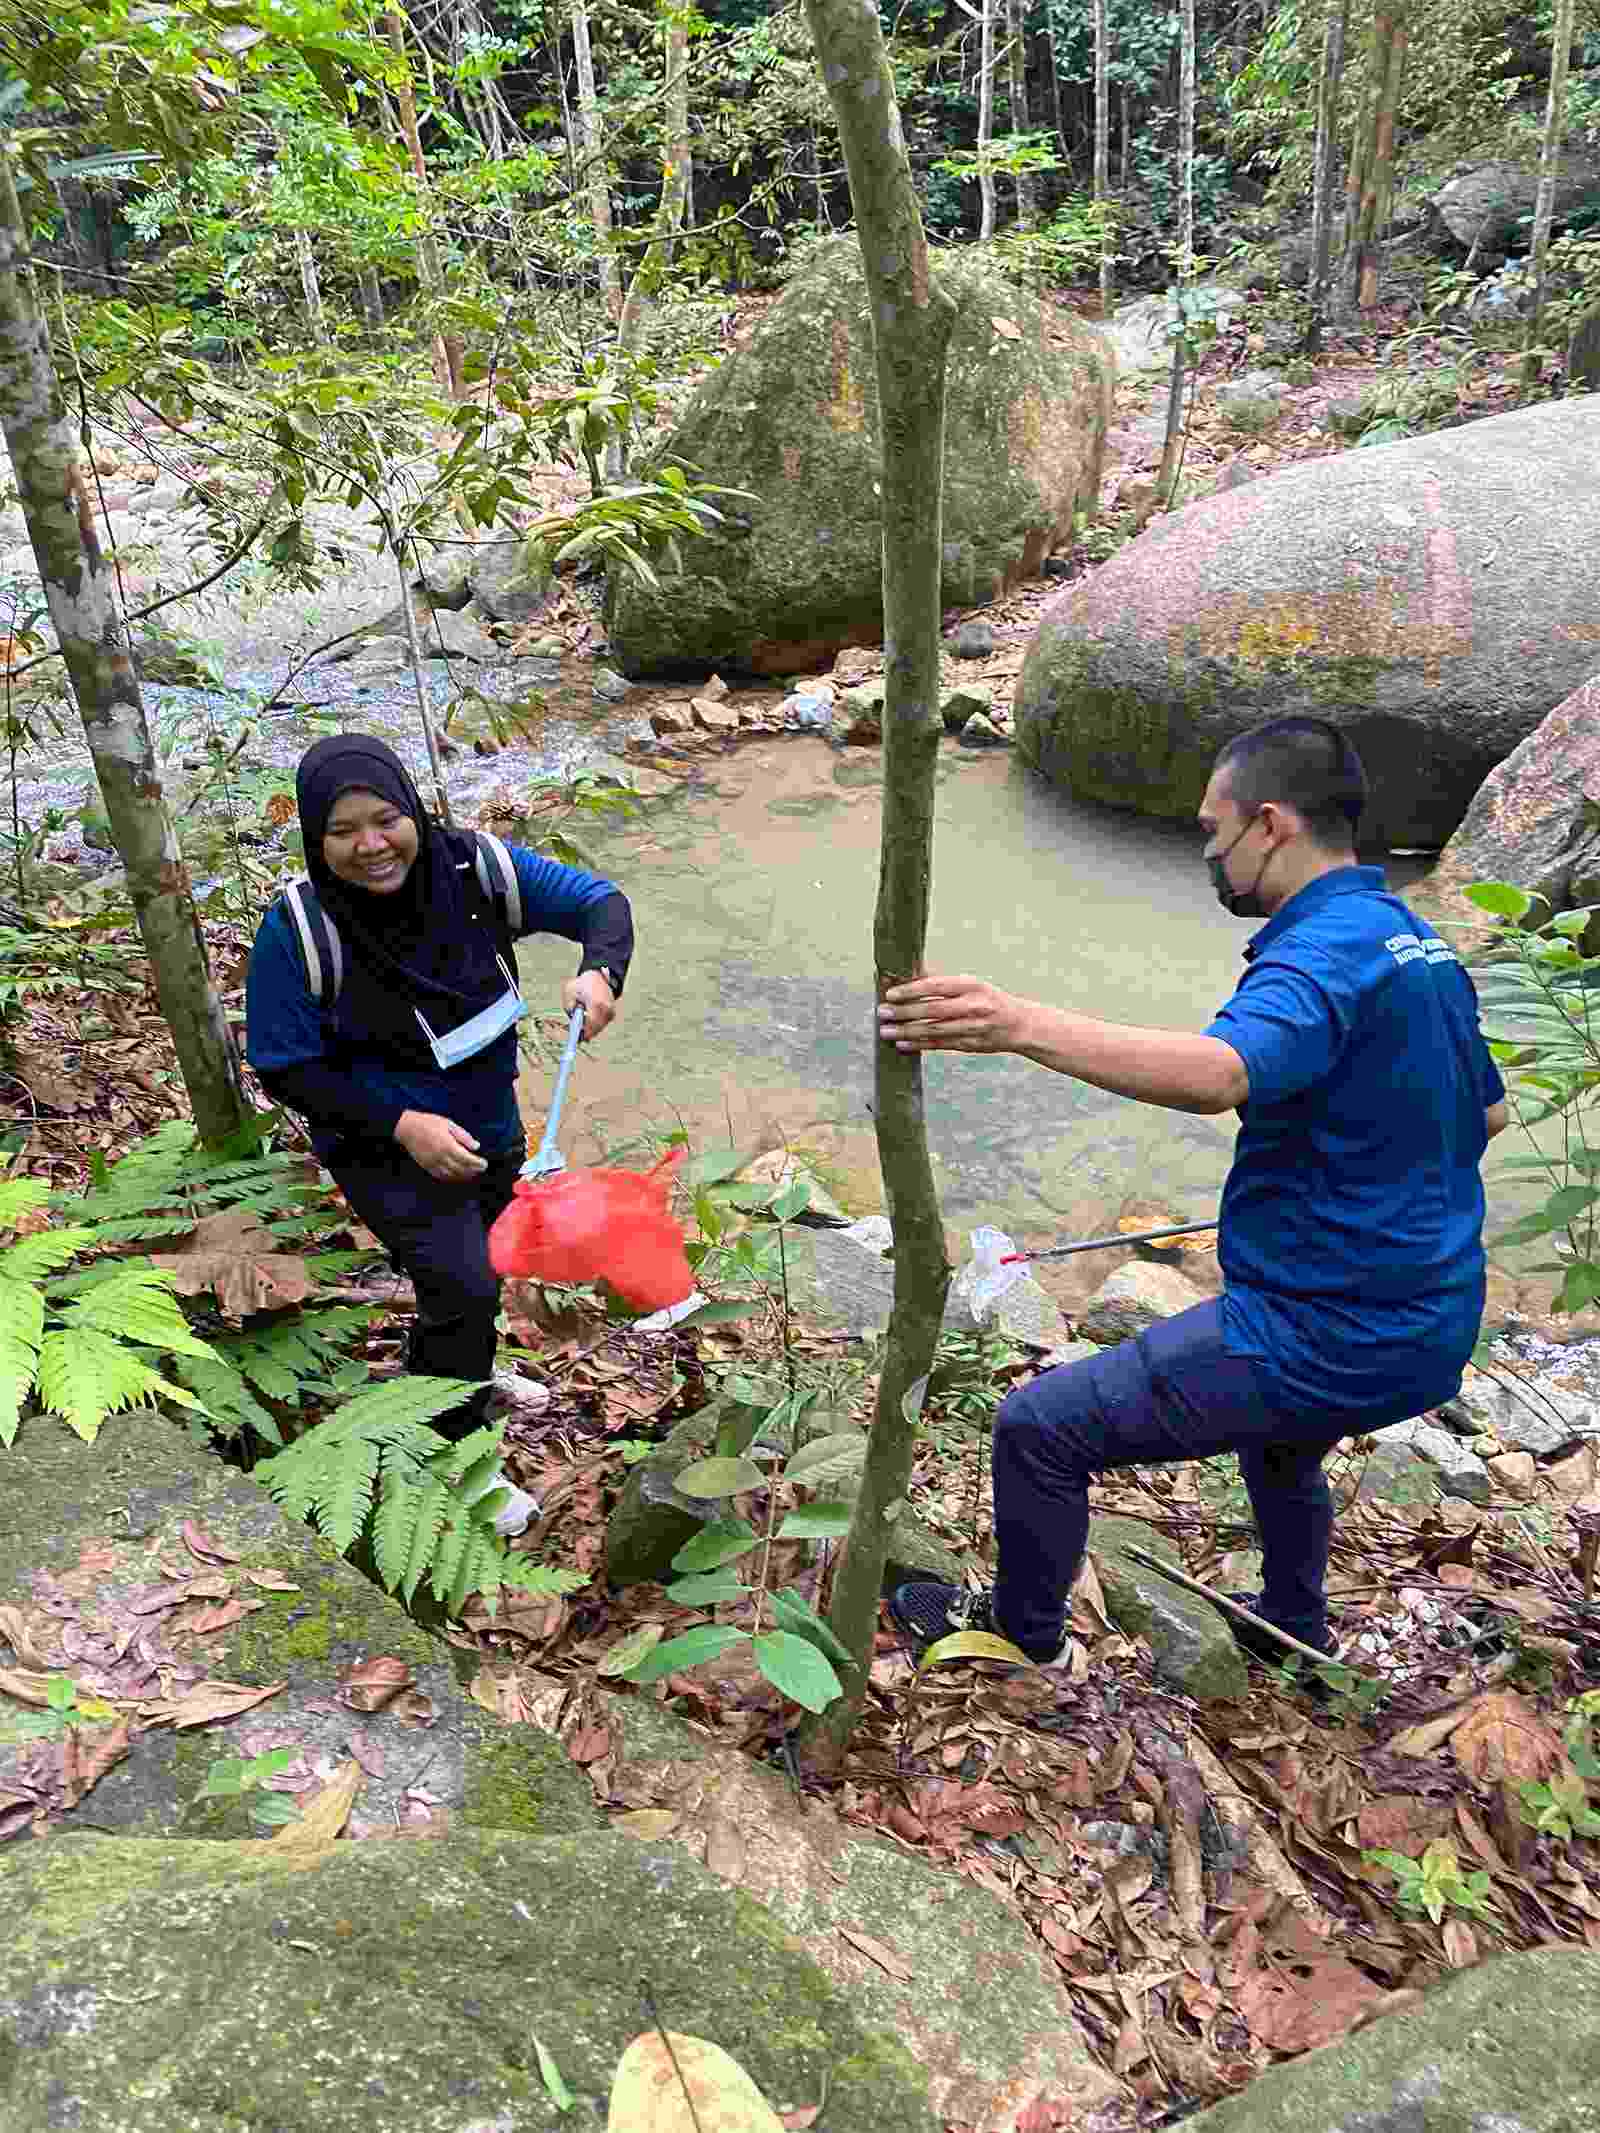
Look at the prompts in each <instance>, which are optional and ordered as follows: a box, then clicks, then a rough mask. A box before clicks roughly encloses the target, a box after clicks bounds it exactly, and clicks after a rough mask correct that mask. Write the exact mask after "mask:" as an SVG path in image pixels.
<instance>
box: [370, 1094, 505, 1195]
mask: <svg viewBox="0 0 1600 2133" xmlns="http://www.w3.org/2000/svg"><path fill="white" fill-rule="evenodd" d="M394 1137H395V1139H396V1140H397V1141H398V1142H399V1143H400V1145H401V1147H402V1148H403V1149H404V1150H405V1152H406V1154H407V1155H409V1156H410V1158H411V1160H412V1161H413V1162H414V1163H416V1164H418V1165H419V1166H420V1167H421V1168H422V1169H423V1170H425V1171H426V1172H427V1173H428V1175H429V1177H430V1178H439V1179H441V1180H442V1181H443V1182H445V1183H446V1184H456V1185H459V1184H461V1183H463V1182H464V1181H465V1180H466V1179H467V1178H475V1177H476V1176H477V1175H478V1172H479V1171H480V1170H487V1169H488V1167H489V1166H488V1164H487V1163H486V1162H485V1161H484V1159H483V1157H482V1156H481V1155H479V1154H478V1153H477V1147H478V1144H477V1142H476V1141H475V1140H474V1139H473V1138H472V1135H471V1134H470V1133H469V1132H468V1131H467V1129H466V1127H465V1126H458V1125H457V1124H456V1122H455V1120H454V1119H453V1118H443V1117H441V1116H440V1114H439V1113H438V1112H437V1111H402V1112H401V1114H400V1116H399V1117H398V1118H397V1119H396V1120H395V1127H394Z"/></svg>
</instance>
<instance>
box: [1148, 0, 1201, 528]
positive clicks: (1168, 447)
mask: <svg viewBox="0 0 1600 2133" xmlns="http://www.w3.org/2000/svg"><path fill="white" fill-rule="evenodd" d="M1179 23H1180V28H1181V44H1180V50H1179V72H1178V289H1179V293H1180V295H1181V294H1182V293H1183V292H1184V291H1185V290H1187V289H1188V287H1189V284H1190V283H1191V282H1192V281H1193V279H1194V0H1182V5H1181V7H1180V9H1179ZM1187 332H1188V324H1187V321H1186V320H1184V319H1182V318H1181V317H1180V321H1179V332H1178V337H1177V339H1176V340H1175V341H1174V342H1173V344H1172V377H1171V380H1170V381H1169V384H1168V389H1167V434H1166V439H1165V441H1164V443H1163V444H1162V447H1161V472H1160V474H1159V475H1158V476H1157V477H1156V487H1157V489H1158V490H1159V492H1160V494H1161V496H1162V497H1163V499H1164V501H1165V503H1166V507H1167V509H1168V510H1170V509H1171V508H1172V504H1173V500H1174V497H1175V494H1176V491H1177V483H1178V450H1179V444H1180V442H1181V439H1182V436H1183V374H1184V345H1185V335H1186V334H1187Z"/></svg>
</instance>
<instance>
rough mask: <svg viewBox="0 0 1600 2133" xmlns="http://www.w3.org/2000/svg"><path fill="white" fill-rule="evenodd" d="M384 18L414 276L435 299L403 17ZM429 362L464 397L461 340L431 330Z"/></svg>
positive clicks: (456, 396) (439, 282)
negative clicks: (405, 165) (407, 162)
mask: <svg viewBox="0 0 1600 2133" xmlns="http://www.w3.org/2000/svg"><path fill="white" fill-rule="evenodd" d="M384 21H385V24H386V26H387V29H388V32H389V49H390V50H391V51H392V52H393V53H394V55H395V57H396V58H397V59H398V60H399V62H400V79H399V81H398V82H397V84H396V86H395V101H396V103H397V104H398V105H399V107H400V136H401V139H402V140H403V141H404V142H405V144H406V151H407V153H408V154H409V155H410V157H411V171H412V175H413V177H415V179H416V181H417V210H418V214H419V217H420V220H421V228H420V230H419V232H418V235H417V278H418V280H419V281H420V282H421V283H422V286H423V288H424V289H425V290H426V291H427V292H428V294H429V296H431V297H432V298H433V299H434V301H435V302H437V301H438V300H439V299H440V298H441V297H442V296H443V295H444V268H443V267H442V266H441V265H440V262H439V247H438V244H437V243H436V241H435V239H434V235H433V216H432V212H431V209H430V206H429V193H428V165H427V162H426V161H425V159H424V157H423V153H422V135H421V133H420V131H419V130H418V127H417V98H416V92H415V90H414V89H413V88H412V85H411V60H410V57H409V55H408V54H407V51H406V21H405V17H404V15H402V14H401V13H400V12H399V10H398V9H395V10H392V11H391V12H390V13H389V14H388V15H386V16H385V18H384ZM433 362H434V368H435V370H436V371H437V372H438V374H439V383H440V384H441V385H442V386H443V387H444V389H445V391H446V392H448V393H449V395H450V397H451V399H452V400H463V399H465V398H466V391H467V383H466V369H465V365H464V362H463V358H462V349H461V343H460V341H459V340H458V339H457V338H456V336H455V335H454V334H449V333H437V332H436V333H435V334H434V337H433Z"/></svg>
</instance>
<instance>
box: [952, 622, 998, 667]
mask: <svg viewBox="0 0 1600 2133" xmlns="http://www.w3.org/2000/svg"><path fill="white" fill-rule="evenodd" d="M999 641H1000V640H999V639H998V638H997V637H996V636H995V633H994V630H993V628H992V627H991V626H990V624H989V623H987V622H963V623H962V625H961V627H960V628H959V629H958V630H957V631H956V633H955V635H954V637H952V638H951V639H949V645H950V649H951V651H952V652H954V654H955V656H956V657H957V659H987V658H988V656H989V654H990V653H991V652H992V651H993V650H994V648H995V646H996V645H997V644H998V643H999Z"/></svg>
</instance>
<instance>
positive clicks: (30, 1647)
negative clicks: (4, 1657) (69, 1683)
mask: <svg viewBox="0 0 1600 2133" xmlns="http://www.w3.org/2000/svg"><path fill="white" fill-rule="evenodd" d="M0 1639H3V1640H4V1641H5V1642H6V1643H7V1644H9V1645H10V1647H11V1649H12V1650H13V1651H14V1652H15V1653H16V1655H17V1657H18V1658H19V1659H20V1660H21V1661H22V1664H23V1665H24V1666H25V1667H48V1666H49V1664H50V1662H49V1659H48V1658H47V1657H46V1655H45V1653H44V1652H43V1651H42V1650H41V1649H40V1648H39V1646H38V1645H37V1644H36V1643H35V1642H34V1636H33V1631H32V1630H31V1629H30V1628H29V1626H28V1618H27V1616H26V1615H24V1613H23V1612H22V1609H21V1608H20V1607H12V1606H11V1605H10V1604H9V1603H7V1604H4V1605H0Z"/></svg>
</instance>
